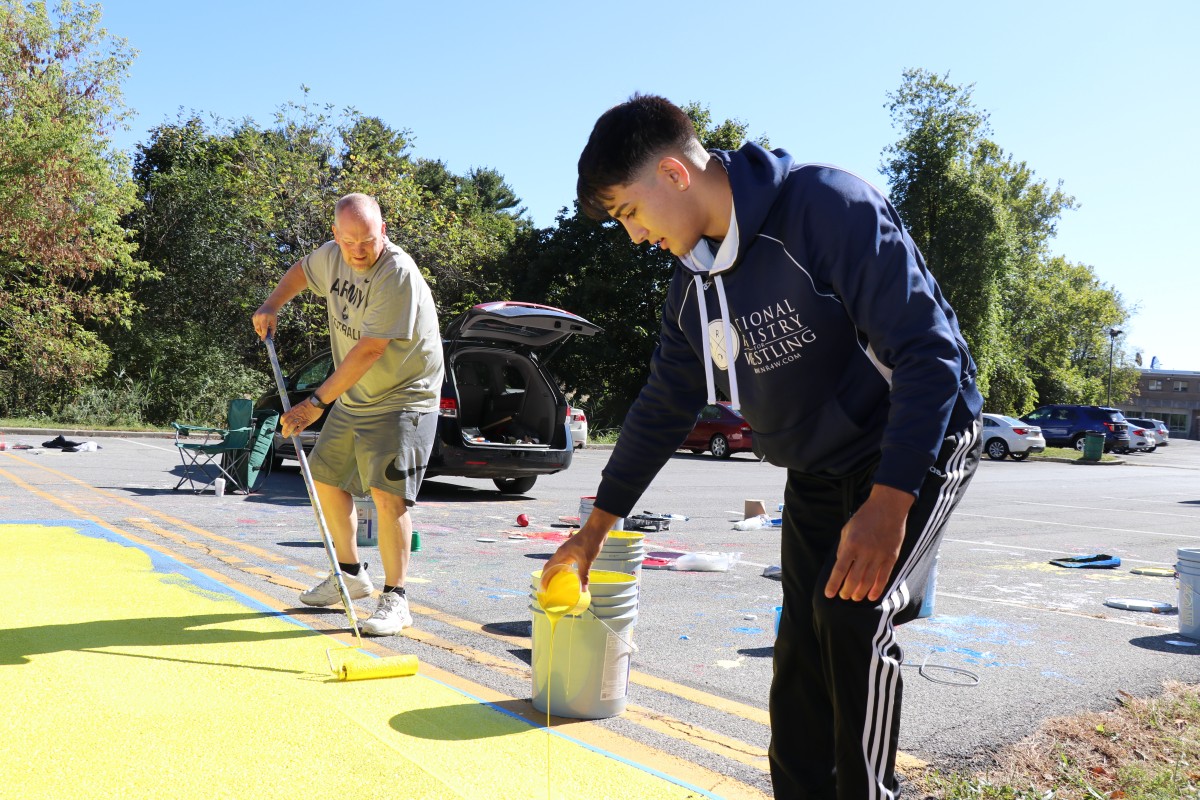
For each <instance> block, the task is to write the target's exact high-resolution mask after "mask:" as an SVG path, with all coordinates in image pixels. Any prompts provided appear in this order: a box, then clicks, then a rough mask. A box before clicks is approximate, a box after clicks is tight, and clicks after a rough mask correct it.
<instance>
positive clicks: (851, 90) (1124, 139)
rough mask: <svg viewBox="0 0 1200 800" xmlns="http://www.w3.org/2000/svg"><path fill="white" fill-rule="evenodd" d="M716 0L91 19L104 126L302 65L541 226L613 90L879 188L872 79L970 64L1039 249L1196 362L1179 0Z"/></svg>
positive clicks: (240, 100) (243, 10) (216, 103)
mask: <svg viewBox="0 0 1200 800" xmlns="http://www.w3.org/2000/svg"><path fill="white" fill-rule="evenodd" d="M738 6H739V4H730V3H715V2H709V0H691V1H690V2H677V1H676V0H670V1H668V2H653V0H641V2H626V1H625V0H613V1H610V2H607V3H590V2H589V3H574V2H564V0H554V2H545V1H544V0H527V1H526V2H515V3H497V2H421V3H413V2H407V3H406V2H398V1H394V2H378V1H373V0H361V1H360V2H348V3H331V2H324V3H315V2H308V1H307V0H305V1H303V2H296V1H293V2H267V1H266V0H240V1H239V2H229V0H204V2H192V3H175V2H166V3H164V2H148V0H108V2H104V3H103V7H104V25H105V26H106V27H107V28H108V29H109V31H110V32H111V33H113V34H115V35H118V36H123V37H125V38H126V39H128V40H129V43H130V44H131V45H132V46H133V47H134V48H136V49H137V50H138V51H139V55H138V58H137V60H136V62H135V63H134V65H133V67H132V70H131V73H130V77H129V79H128V81H127V82H126V83H125V85H124V89H125V100H126V104H127V105H128V106H129V107H130V108H131V109H132V110H134V111H135V112H136V114H135V116H134V117H133V118H132V122H131V125H132V130H130V131H129V132H128V133H126V134H122V135H120V136H119V137H118V138H117V144H118V146H120V147H122V148H130V149H131V148H132V147H134V146H135V145H136V144H137V143H139V142H143V141H145V140H146V136H147V131H148V130H149V129H150V128H152V127H154V126H155V125H157V124H160V123H162V122H164V121H167V120H171V119H174V117H175V116H176V113H177V112H178V111H179V110H180V109H181V108H182V109H184V110H189V111H190V110H196V111H199V112H202V113H204V114H215V115H218V116H220V117H223V118H225V119H233V120H236V119H240V118H243V117H251V118H253V119H255V120H257V121H258V122H260V123H262V124H267V123H269V122H270V121H271V119H272V114H273V112H274V111H275V110H276V109H277V108H278V107H279V106H281V105H282V104H284V103H285V102H287V101H289V100H296V101H299V100H300V99H301V98H302V94H301V90H300V86H301V85H302V84H303V85H305V86H308V87H310V88H311V93H310V95H309V99H310V101H311V102H312V103H314V104H324V103H332V104H334V105H335V106H336V107H338V108H342V107H346V106H353V107H355V108H357V109H358V110H359V111H361V112H363V113H365V114H368V115H372V116H378V117H380V118H382V119H383V120H384V121H385V122H387V123H388V124H389V125H391V126H393V127H396V128H408V129H411V131H412V132H413V135H414V137H415V147H414V151H415V154H416V155H418V156H422V157H429V158H439V159H442V160H443V161H445V162H446V163H447V164H448V165H449V167H450V168H451V169H452V170H453V171H455V172H460V173H461V172H463V171H465V170H467V169H469V168H471V167H475V166H482V167H492V168H494V169H497V170H499V171H500V172H501V173H502V174H503V175H504V176H505V178H506V180H507V181H508V183H509V184H510V185H511V186H512V187H513V189H514V190H515V191H516V193H517V194H518V196H520V197H521V198H522V200H523V203H524V204H525V206H527V208H528V210H529V213H530V215H531V216H532V218H533V220H534V222H535V223H536V224H538V225H540V226H549V225H552V224H553V223H554V217H555V214H556V213H557V211H558V209H560V208H561V207H563V206H566V205H569V204H570V202H571V200H572V199H573V196H574V185H575V161H576V159H577V158H578V155H579V151H580V149H581V148H582V147H583V144H584V142H585V141H586V139H587V135H588V133H589V132H590V130H591V126H592V124H593V122H594V121H595V119H596V117H597V116H598V115H599V114H600V113H601V112H603V111H604V109H606V108H608V107H609V106H611V105H614V104H616V103H618V102H621V101H622V100H624V99H625V98H627V97H628V96H629V95H630V94H631V93H633V92H634V91H642V92H653V93H657V94H662V95H665V96H667V97H669V98H671V99H672V100H674V101H676V102H677V103H680V104H683V103H687V102H690V101H698V102H701V103H703V104H706V105H708V106H709V108H710V110H711V112H712V114H713V117H714V118H715V119H717V120H720V119H725V118H727V117H733V118H737V119H740V120H742V121H743V122H745V123H747V124H748V125H749V128H750V133H751V135H752V136H757V135H759V134H763V133H765V134H767V135H768V136H769V137H770V139H771V143H772V145H773V146H776V147H784V148H786V149H788V150H789V151H791V152H792V153H793V155H795V156H796V157H797V158H799V159H800V160H803V161H820V162H826V163H832V164H837V165H839V166H842V167H846V168H848V169H851V170H853V171H855V172H857V173H859V174H860V175H862V176H863V177H865V178H867V179H869V180H871V181H873V182H875V183H877V184H878V185H880V186H881V187H883V188H886V184H885V182H884V180H883V178H882V177H881V175H880V174H879V165H880V163H881V160H882V156H881V152H882V150H883V148H884V147H885V146H887V145H888V144H890V143H892V142H893V141H895V139H896V138H897V132H896V131H895V130H894V129H893V128H892V127H891V121H890V119H889V116H888V113H887V111H886V109H885V108H884V103H885V102H886V98H887V94H888V92H892V91H895V90H896V89H897V88H898V87H899V85H900V80H901V73H902V71H903V70H904V69H905V68H908V67H921V68H924V69H928V70H932V71H935V72H938V73H942V74H944V73H947V72H948V73H949V76H950V80H951V81H952V82H953V83H957V84H968V83H973V84H975V95H974V97H975V103H976V106H977V107H978V108H980V109H983V110H986V111H987V112H989V113H990V115H991V126H992V138H993V139H994V140H995V141H996V142H997V143H998V144H999V145H1000V146H1001V147H1003V148H1004V149H1005V150H1006V151H1007V152H1009V153H1010V154H1012V155H1013V156H1014V157H1016V158H1017V159H1020V160H1024V161H1026V162H1027V163H1028V164H1029V166H1030V167H1032V168H1033V169H1034V170H1035V171H1036V172H1037V175H1038V177H1039V178H1041V179H1045V180H1047V181H1049V182H1050V183H1051V184H1054V183H1055V182H1057V181H1059V180H1061V181H1062V182H1063V186H1064V189H1065V190H1066V191H1067V192H1068V193H1069V194H1072V195H1074V197H1075V198H1076V200H1077V201H1078V202H1079V204H1080V208H1078V209H1076V210H1074V211H1069V212H1067V213H1066V215H1065V216H1064V218H1063V219H1062V221H1061V222H1060V225H1059V233H1058V238H1057V240H1056V242H1055V245H1054V250H1055V252H1056V253H1058V254H1061V255H1063V256H1065V257H1067V258H1068V259H1070V260H1072V261H1076V262H1082V263H1085V264H1089V265H1091V266H1092V267H1093V268H1094V269H1095V271H1096V274H1097V275H1098V276H1099V278H1100V280H1102V281H1104V282H1105V283H1107V284H1109V285H1111V286H1113V287H1115V288H1116V289H1117V290H1118V291H1119V292H1120V293H1121V294H1122V295H1123V296H1124V298H1125V299H1126V301H1127V303H1128V304H1129V305H1130V306H1131V307H1133V308H1134V316H1133V317H1132V320H1131V322H1130V324H1129V325H1128V326H1127V328H1126V336H1125V337H1124V338H1123V339H1122V340H1121V344H1123V345H1124V347H1125V348H1126V350H1127V351H1128V353H1129V354H1130V356H1131V357H1132V353H1133V352H1134V351H1139V350H1140V351H1141V352H1143V353H1144V356H1145V361H1146V364H1147V365H1148V364H1149V360H1150V357H1151V356H1158V357H1159V358H1160V359H1161V361H1162V364H1163V366H1164V367H1166V368H1170V369H1190V370H1200V344H1198V342H1200V335H1197V328H1198V326H1197V317H1198V316H1200V257H1198V256H1197V239H1198V238H1200V237H1198V236H1197V234H1200V220H1198V219H1197V214H1198V209H1200V202H1197V197H1196V192H1197V187H1198V186H1200V167H1198V166H1197V163H1198V161H1197V159H1198V155H1200V154H1198V153H1197V145H1198V143H1200V44H1198V43H1197V39H1196V35H1197V31H1200V3H1197V2H1195V0H1164V2H1155V3H1148V4H1143V5H1141V6H1140V8H1139V10H1136V11H1135V10H1133V9H1134V4H1131V3H1128V2H1122V3H1117V2H1111V1H1110V0H1094V1H1093V2H1074V1H1073V0H1062V2H1047V0H1038V2H1025V1H1024V0H1021V1H1018V2H994V3H989V4H983V3H970V2H967V3H964V2H961V0H956V1H955V2H920V0H916V1H915V2H911V3H907V4H897V3H894V2H889V3H884V2H877V1H876V0H860V2H857V3H844V4H842V3H830V2H821V3H814V2H800V3H792V4H780V5H777V6H772V5H770V4H751V6H745V5H741V6H740V7H741V8H742V9H743V10H740V11H730V10H729V9H730V8H735V7H738ZM772 9H773V10H772Z"/></svg>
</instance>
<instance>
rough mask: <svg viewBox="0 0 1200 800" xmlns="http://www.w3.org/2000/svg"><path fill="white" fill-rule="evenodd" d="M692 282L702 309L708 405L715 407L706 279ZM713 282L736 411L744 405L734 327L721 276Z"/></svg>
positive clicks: (701, 331) (701, 323)
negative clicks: (738, 371) (705, 291)
mask: <svg viewBox="0 0 1200 800" xmlns="http://www.w3.org/2000/svg"><path fill="white" fill-rule="evenodd" d="M692 280H693V281H695V284H696V305H697V306H698V307H699V309H700V342H701V346H702V347H703V348H704V380H705V382H706V384H707V385H708V404H709V405H713V404H715V403H716V402H717V382H716V379H715V378H714V377H713V359H712V347H711V345H710V344H709V341H708V303H706V302H705V299H704V279H703V278H702V277H701V276H699V275H693V276H692ZM713 281H714V283H715V284H716V286H717V301H718V302H719V303H720V305H721V316H722V318H723V319H722V320H721V321H722V323H723V324H724V326H725V329H724V335H725V371H726V372H727V373H729V400H730V402H731V404H732V405H733V408H734V410H735V411H736V410H739V409H741V407H742V404H741V398H740V397H739V395H738V383H737V369H736V363H735V361H736V358H735V356H736V353H735V352H734V339H733V326H732V325H731V324H730V322H729V303H728V302H727V301H726V299H725V286H724V285H723V284H722V282H721V276H720V275H715V276H713Z"/></svg>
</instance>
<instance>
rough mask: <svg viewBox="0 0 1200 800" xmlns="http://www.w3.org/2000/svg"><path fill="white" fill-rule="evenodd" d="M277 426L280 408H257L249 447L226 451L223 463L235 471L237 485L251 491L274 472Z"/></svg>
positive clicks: (238, 487) (226, 467)
mask: <svg viewBox="0 0 1200 800" xmlns="http://www.w3.org/2000/svg"><path fill="white" fill-rule="evenodd" d="M277 427H279V412H278V411H276V410H275V409H273V408H260V409H259V410H258V411H255V412H254V433H253V435H251V437H250V443H249V445H248V446H247V447H246V449H245V450H235V451H230V452H228V453H226V454H225V456H224V458H223V460H222V466H223V467H225V470H226V471H227V472H228V473H230V474H232V475H233V477H234V479H235V480H234V484H235V488H237V489H239V490H241V491H243V492H245V493H246V494H251V493H252V492H254V491H256V490H257V489H258V487H259V484H261V483H262V482H263V481H264V480H265V479H266V477H267V476H268V475H270V474H271V461H272V459H271V458H270V455H271V444H272V443H273V441H274V439H275V429H276V428H277ZM264 465H265V468H264Z"/></svg>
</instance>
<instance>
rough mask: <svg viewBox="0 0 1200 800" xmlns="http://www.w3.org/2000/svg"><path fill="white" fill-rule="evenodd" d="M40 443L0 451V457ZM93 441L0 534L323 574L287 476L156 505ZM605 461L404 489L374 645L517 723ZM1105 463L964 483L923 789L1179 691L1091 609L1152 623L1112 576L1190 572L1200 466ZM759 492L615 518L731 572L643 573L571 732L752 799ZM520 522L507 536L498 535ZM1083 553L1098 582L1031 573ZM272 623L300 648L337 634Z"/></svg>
mask: <svg viewBox="0 0 1200 800" xmlns="http://www.w3.org/2000/svg"><path fill="white" fill-rule="evenodd" d="M66 433H68V434H69V435H70V432H66ZM43 438H50V436H49V435H47V436H42V435H22V434H20V433H12V432H9V433H8V434H7V436H6V439H7V442H8V444H9V445H11V444H13V443H17V442H22V441H24V442H28V443H31V444H32V443H36V442H40V441H41V440H42V439H43ZM75 438H79V437H78V436H77V435H76V436H75ZM95 441H97V442H99V443H100V445H101V448H102V449H100V450H98V451H96V452H91V453H62V452H57V451H46V452H44V453H41V454H32V453H29V452H24V453H23V452H21V451H16V452H14V451H12V450H9V451H6V452H3V453H0V503H2V506H3V508H4V513H3V514H2V515H0V517H2V518H3V519H4V520H61V519H75V518H84V517H87V518H95V519H98V520H102V521H104V522H107V523H109V524H112V525H114V526H119V527H121V528H122V529H124V530H129V531H132V532H134V533H136V534H137V535H139V536H142V537H146V538H147V539H151V540H153V541H155V542H157V543H158V544H159V545H160V546H162V547H164V548H169V549H171V550H174V551H177V552H179V553H181V554H184V555H186V556H187V557H188V558H189V559H192V560H193V561H195V562H197V563H199V564H201V565H203V567H204V568H205V569H207V570H209V571H210V572H211V573H212V574H215V575H218V576H226V577H227V578H228V579H229V580H230V581H233V582H237V583H239V584H249V585H253V586H254V587H255V588H256V590H257V591H259V592H262V593H263V594H265V595H269V596H271V597H274V598H276V599H278V600H279V601H280V602H281V603H285V604H290V605H295V604H296V600H295V593H296V590H297V587H298V586H301V585H304V584H307V583H309V582H312V581H313V578H312V577H311V576H312V575H314V574H316V573H318V572H319V571H321V570H322V569H323V568H324V564H325V561H324V553H323V551H322V549H321V547H320V544H319V541H318V539H317V537H316V534H315V530H314V524H313V518H312V512H311V509H310V508H309V506H308V503H307V497H306V494H305V491H304V488H303V484H302V482H301V480H300V477H299V474H298V471H297V470H296V469H295V468H294V467H285V468H284V469H283V470H282V471H279V472H276V473H275V474H273V475H271V476H270V478H269V480H268V483H267V486H266V488H265V490H264V491H262V492H261V493H259V494H256V495H253V496H250V497H243V496H226V497H223V498H216V497H214V496H213V495H211V494H205V495H199V496H197V495H193V494H191V493H188V492H183V491H180V492H176V491H172V489H171V487H172V486H173V485H174V484H175V482H176V480H177V477H176V471H177V469H178V459H177V457H176V454H175V452H174V448H173V447H172V445H171V442H170V440H169V439H158V438H137V437H104V438H96V439H95ZM607 455H608V453H607V451H605V450H598V449H588V450H584V451H580V452H579V453H577V455H576V457H575V461H574V464H573V465H572V467H571V468H570V469H569V470H568V471H566V472H564V473H560V474H558V475H553V476H547V477H544V478H540V479H539V480H538V483H537V485H536V486H534V488H533V489H532V490H531V491H530V492H529V493H528V495H526V496H519V497H510V496H503V495H500V494H499V493H497V492H496V491H495V489H494V487H493V486H492V485H491V483H490V482H485V481H470V480H465V479H451V478H446V479H432V480H430V481H428V482H427V483H426V485H425V487H424V489H423V491H422V494H421V497H420V504H419V505H418V507H417V508H416V510H415V512H414V520H415V527H416V529H417V530H418V531H419V532H420V534H421V541H422V549H421V551H420V552H419V553H416V554H415V555H414V560H413V566H412V570H411V573H410V582H409V593H410V597H411V601H412V603H413V608H414V612H415V616H416V626H415V630H414V631H412V632H411V635H407V636H404V637H394V638H392V639H386V640H381V641H382V643H383V644H384V645H385V646H386V647H389V648H393V649H396V650H399V651H403V652H414V653H417V654H418V655H419V657H420V658H421V660H422V662H423V663H430V664H433V665H436V666H438V667H440V668H443V669H446V670H449V671H453V672H454V673H455V674H459V675H462V676H463V677H464V678H467V679H470V680H472V681H475V682H477V683H479V684H481V685H484V686H487V687H490V688H491V689H492V690H494V691H495V692H498V693H500V694H501V695H503V696H507V697H510V698H514V699H516V700H517V701H521V700H523V699H528V697H529V696H530V679H529V668H528V662H529V659H530V653H529V640H528V636H529V632H530V612H529V610H528V608H527V605H528V588H529V582H530V573H531V571H533V570H535V569H537V568H538V567H539V566H540V565H541V563H542V562H543V561H544V560H545V558H546V557H548V555H549V554H550V553H551V552H552V551H553V549H554V547H555V546H556V544H557V542H558V541H561V538H562V537H563V535H565V533H566V532H567V531H568V530H569V527H570V526H569V523H567V522H563V521H561V520H560V518H561V517H569V516H571V515H574V514H576V513H577V510H578V504H579V498H580V496H581V495H589V494H592V493H593V492H594V489H595V486H596V483H597V481H598V478H599V474H600V470H601V469H602V467H603V466H604V463H605V461H606V459H607ZM1125 461H1126V463H1125V464H1121V465H1115V466H1103V465H1096V466H1082V465H1078V464H1064V463H1052V462H1040V461H1036V460H1031V461H1026V462H1021V463H1018V462H1014V461H1011V460H1010V461H1002V462H991V461H987V460H986V459H985V461H984V463H983V464H982V465H981V467H980V470H979V473H978V475H977V477H976V479H975V481H974V483H973V485H972V487H971V489H970V490H969V492H968V494H967V496H966V498H965V500H964V501H963V502H962V504H961V505H960V507H959V509H958V511H957V512H956V515H955V517H954V518H953V519H952V521H951V524H950V527H949V529H948V531H947V533H946V539H945V542H944V544H943V547H942V550H941V556H940V562H939V573H938V583H937V596H936V607H935V614H934V616H933V617H931V618H929V619H922V620H918V621H916V622H914V623H911V624H909V625H907V626H904V627H903V628H901V629H900V631H899V640H900V643H901V645H902V647H903V648H904V653H905V663H906V665H907V666H906V668H905V673H904V674H905V703H904V715H903V722H902V733H901V743H900V746H901V750H902V751H904V752H905V753H906V754H908V755H909V756H912V757H915V758H919V759H923V760H927V761H930V762H934V763H936V764H939V765H943V766H947V767H953V766H956V765H959V766H961V765H965V764H969V763H978V762H980V761H981V760H982V759H984V758H986V755H987V754H988V753H989V752H991V751H993V750H994V748H995V747H996V746H997V745H999V744H1003V743H1005V742H1011V741H1014V740H1017V739H1019V738H1021V737H1022V736H1024V735H1026V734H1028V733H1029V732H1031V731H1032V730H1033V729H1034V728H1035V727H1036V726H1037V724H1038V723H1039V722H1040V721H1041V720H1043V719H1045V718H1047V717H1049V716H1055V715H1063V714H1071V713H1077V712H1080V711H1084V710H1100V709H1105V708H1110V707H1111V706H1112V705H1113V702H1114V698H1115V697H1116V696H1117V693H1118V691H1126V692H1130V693H1132V694H1135V695H1143V694H1150V693H1154V692H1155V691H1157V689H1158V688H1159V687H1160V686H1161V685H1162V683H1163V681H1165V680H1168V679H1175V680H1184V681H1189V682H1197V681H1200V646H1197V644H1196V642H1195V641H1194V640H1189V639H1186V638H1184V637H1181V636H1180V635H1179V619H1178V616H1177V615H1175V614H1169V613H1168V614H1149V613H1144V612H1135V611H1125V610H1119V609H1115V608H1110V607H1108V606H1106V605H1105V604H1104V603H1105V600H1106V599H1108V598H1113V597H1124V598H1142V599H1148V600H1153V601H1163V602H1169V603H1172V604H1174V603H1176V601H1177V593H1176V582H1175V580H1174V579H1173V578H1167V577H1153V576H1145V575H1136V574H1133V573H1132V572H1131V571H1130V570H1131V568H1134V567H1139V566H1171V565H1173V564H1174V563H1175V560H1176V553H1177V550H1178V549H1179V548H1183V547H1195V548H1200V442H1190V441H1176V442H1173V443H1172V444H1171V445H1170V446H1169V447H1166V448H1160V449H1159V450H1158V451H1157V452H1155V453H1152V454H1131V455H1130V456H1128V457H1126V458H1125ZM783 483H784V475H783V472H782V471H780V470H778V469H775V468H773V467H770V466H769V465H766V464H761V463H758V462H756V461H754V460H753V458H751V457H750V456H748V455H738V456H734V457H733V458H731V459H729V460H726V461H717V460H714V459H713V458H712V457H711V456H707V455H703V456H693V455H690V454H682V453H681V454H679V455H677V456H676V457H675V458H673V459H672V460H671V462H670V463H669V464H668V466H667V467H666V469H664V471H663V473H662V474H661V475H660V477H659V479H658V481H657V482H656V483H655V484H654V486H652V487H651V488H650V490H649V491H648V492H647V493H646V495H645V497H644V498H643V499H642V501H641V502H640V503H639V509H644V510H646V511H652V512H659V513H668V512H669V513H674V514H680V515H684V516H687V517H688V520H687V521H680V522H674V523H672V525H671V528H670V530H668V531H662V532H658V533H650V534H648V535H647V541H648V546H649V549H650V550H651V551H652V552H657V553H661V554H670V553H679V552H685V551H711V552H718V553H722V554H731V553H735V552H736V553H740V554H741V555H740V560H739V561H738V563H737V564H736V565H735V566H734V568H733V569H732V570H730V571H728V572H675V571H666V570H655V571H646V572H644V573H643V576H642V581H641V592H642V595H641V597H642V600H641V604H640V606H639V610H638V619H637V624H636V630H635V639H636V643H637V645H638V648H639V649H638V652H637V653H636V654H635V656H634V659H633V669H634V676H633V679H632V684H631V688H630V697H629V703H630V708H629V709H628V710H627V711H626V712H625V713H624V714H622V715H621V716H620V717H617V718H613V719H609V720H603V721H599V722H596V723H586V724H588V725H596V726H600V727H602V728H605V729H607V730H610V731H612V732H614V733H617V734H620V735H622V736H625V737H628V738H629V739H630V740H632V741H634V742H640V743H644V744H645V745H646V746H648V747H654V748H658V749H659V750H661V751H663V752H666V753H670V754H673V755H675V756H677V757H679V758H682V759H685V760H687V761H690V762H694V763H701V764H704V765H706V766H707V767H709V768H710V769H712V770H713V771H715V772H718V773H720V774H722V775H727V776H729V777H730V778H731V779H733V780H734V781H736V782H737V783H738V784H740V785H742V786H745V787H748V788H749V789H750V790H757V791H759V792H761V793H768V794H769V779H768V777H767V773H766V762H765V757H764V756H765V748H766V746H767V742H768V738H769V730H768V727H767V725H766V714H765V708H766V694H767V687H768V685H769V683H770V677H771V655H772V642H773V618H772V614H773V611H772V610H773V608H774V607H775V606H777V605H778V604H779V602H780V590H779V584H778V583H777V582H776V581H774V580H771V579H769V578H765V577H763V576H762V572H763V568H764V567H765V566H768V565H771V564H775V563H777V561H778V552H779V533H778V530H776V529H767V530H757V531H745V532H739V531H736V530H733V523H734V522H735V521H737V520H739V519H741V516H742V509H743V504H744V501H745V500H747V499H760V500H762V501H763V502H764V504H765V505H766V507H767V508H768V509H769V510H772V511H773V510H774V509H775V507H776V504H777V503H778V502H779V500H780V499H781V497H782V489H783ZM520 513H524V514H527V515H528V516H529V517H530V519H531V525H530V526H529V527H528V528H520V527H518V526H517V525H516V523H515V519H516V516H517V515H518V514H520ZM510 537H520V538H510ZM487 540H491V541H487ZM1094 553H1107V554H1110V555H1113V556H1117V557H1119V558H1120V559H1121V562H1122V563H1121V566H1120V567H1117V568H1113V569H1106V570H1076V569H1062V568H1059V567H1055V566H1052V565H1050V564H1049V563H1048V562H1049V561H1050V560H1051V559H1053V558H1057V557H1061V556H1068V555H1081V554H1094ZM364 558H365V559H366V560H367V561H368V562H372V561H373V559H372V557H371V555H370V554H368V555H365V556H364ZM373 569H374V570H375V571H377V570H378V565H377V564H373ZM369 607H370V606H366V605H364V609H369ZM294 613H295V615H296V616H297V617H299V618H302V619H304V620H306V621H309V622H311V623H312V624H314V625H326V626H337V625H338V623H339V620H340V616H339V614H338V613H336V612H328V611H325V612H322V611H318V612H313V611H311V610H307V609H306V610H300V609H297V610H295V611H294ZM341 621H342V622H344V620H341ZM406 633H409V632H406ZM902 763H903V762H902ZM731 794H732V793H731Z"/></svg>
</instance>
